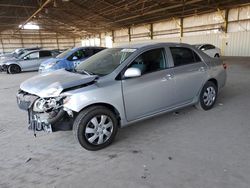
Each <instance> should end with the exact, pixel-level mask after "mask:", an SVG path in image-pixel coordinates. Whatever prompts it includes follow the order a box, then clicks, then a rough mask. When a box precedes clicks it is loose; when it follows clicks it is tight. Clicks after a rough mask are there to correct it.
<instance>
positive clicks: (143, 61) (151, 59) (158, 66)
mask: <svg viewBox="0 0 250 188" xmlns="http://www.w3.org/2000/svg"><path fill="white" fill-rule="evenodd" d="M164 54H165V49H163V48H159V49H154V50H149V51H147V52H144V53H143V54H141V55H140V56H138V57H137V58H136V59H135V60H134V61H133V62H132V64H131V65H130V66H129V67H136V68H139V69H140V70H141V73H142V75H143V74H147V73H150V72H155V71H159V70H162V69H165V66H166V61H165V56H164Z"/></svg>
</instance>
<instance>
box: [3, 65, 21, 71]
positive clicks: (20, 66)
mask: <svg viewBox="0 0 250 188" xmlns="http://www.w3.org/2000/svg"><path fill="white" fill-rule="evenodd" d="M5 65H6V66H7V68H8V67H9V66H11V65H16V66H18V67H20V69H21V71H22V67H21V66H20V65H19V64H18V63H6V64H5Z"/></svg>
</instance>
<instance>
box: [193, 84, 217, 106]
mask: <svg viewBox="0 0 250 188" xmlns="http://www.w3.org/2000/svg"><path fill="white" fill-rule="evenodd" d="M217 92H218V89H217V86H216V85H215V84H214V83H213V82H211V81H208V82H207V83H206V84H205V85H204V86H203V88H202V90H201V93H200V96H199V102H198V104H197V105H196V107H197V108H198V109H203V110H210V109H211V108H213V106H214V104H215V102H216V99H217Z"/></svg>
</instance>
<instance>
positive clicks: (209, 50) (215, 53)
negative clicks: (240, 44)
mask: <svg viewBox="0 0 250 188" xmlns="http://www.w3.org/2000/svg"><path fill="white" fill-rule="evenodd" d="M194 46H195V47H196V48H198V49H200V50H201V51H203V52H204V53H206V54H207V55H209V56H210V57H217V58H219V57H220V55H221V50H220V48H217V47H216V46H214V45H212V44H195V45H194Z"/></svg>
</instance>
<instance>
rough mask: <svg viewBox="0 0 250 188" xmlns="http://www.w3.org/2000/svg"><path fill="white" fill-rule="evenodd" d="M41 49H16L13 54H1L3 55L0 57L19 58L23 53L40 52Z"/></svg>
mask: <svg viewBox="0 0 250 188" xmlns="http://www.w3.org/2000/svg"><path fill="white" fill-rule="evenodd" d="M39 49H41V48H39V47H32V48H17V49H15V50H14V51H13V52H11V53H5V54H1V55H0V59H4V58H12V57H18V56H20V55H22V54H23V53H25V52H27V51H31V50H39Z"/></svg>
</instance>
